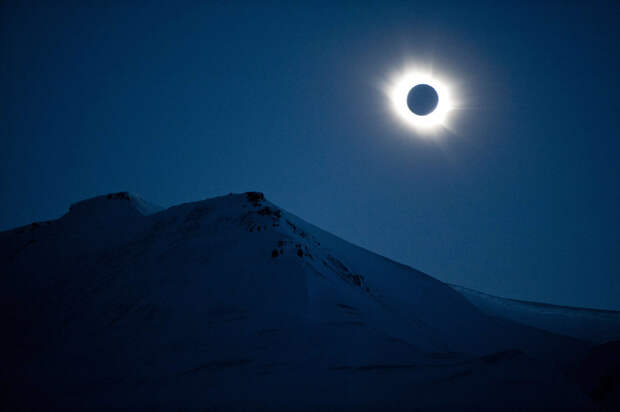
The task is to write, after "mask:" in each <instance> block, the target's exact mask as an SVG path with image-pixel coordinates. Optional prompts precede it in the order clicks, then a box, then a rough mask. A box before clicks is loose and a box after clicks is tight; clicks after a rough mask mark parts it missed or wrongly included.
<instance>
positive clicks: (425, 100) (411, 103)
mask: <svg viewBox="0 0 620 412" xmlns="http://www.w3.org/2000/svg"><path fill="white" fill-rule="evenodd" d="M437 103H439V95H438V94H437V91H436V90H435V89H433V87H432V86H429V85H428V84H418V85H416V86H414V87H412V88H411V90H409V94H407V107H409V110H411V111H412V112H413V113H415V114H417V115H418V116H426V115H428V114H430V113H432V112H433V110H435V108H437Z"/></svg>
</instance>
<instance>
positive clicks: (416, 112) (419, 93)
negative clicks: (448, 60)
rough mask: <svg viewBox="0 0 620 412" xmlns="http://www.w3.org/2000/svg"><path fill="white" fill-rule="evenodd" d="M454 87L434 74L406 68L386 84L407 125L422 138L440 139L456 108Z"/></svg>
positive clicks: (398, 116)
mask: <svg viewBox="0 0 620 412" xmlns="http://www.w3.org/2000/svg"><path fill="white" fill-rule="evenodd" d="M451 84H452V83H451V82H448V81H447V80H446V79H445V78H444V77H441V76H439V75H438V74H437V73H434V72H433V71H430V70H418V69H415V68H405V69H404V70H401V71H400V72H397V73H394V75H393V76H392V78H391V79H389V80H388V81H387V82H386V83H384V91H385V94H386V95H387V97H388V99H389V102H390V106H391V108H392V110H393V113H394V114H395V115H396V117H397V118H399V119H400V120H401V121H402V124H403V125H405V126H407V127H409V128H411V129H413V130H414V131H415V132H416V135H418V136H421V135H430V136H438V135H439V134H441V131H442V130H445V129H447V128H448V124H447V122H448V115H449V113H450V112H451V111H452V110H453V109H454V108H455V96H454V94H453V93H452V92H451V87H450V85H451Z"/></svg>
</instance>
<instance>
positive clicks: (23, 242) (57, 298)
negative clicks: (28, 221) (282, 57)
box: [0, 192, 590, 410]
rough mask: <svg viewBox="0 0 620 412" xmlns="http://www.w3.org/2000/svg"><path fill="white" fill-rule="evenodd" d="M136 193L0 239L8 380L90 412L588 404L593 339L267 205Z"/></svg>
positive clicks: (38, 402)
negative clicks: (524, 321)
mask: <svg viewBox="0 0 620 412" xmlns="http://www.w3.org/2000/svg"><path fill="white" fill-rule="evenodd" d="M158 210H159V209H158V208H156V207H153V206H152V205H149V204H148V203H147V202H144V201H142V200H140V199H139V198H137V197H136V196H134V195H129V194H126V193H120V194H112V195H107V196H101V197H97V198H94V199H90V200H87V201H84V202H80V203H77V204H75V205H73V206H72V207H71V209H70V211H69V212H68V213H67V214H66V215H65V216H63V217H61V218H60V219H58V220H56V221H52V222H46V223H41V224H33V225H30V226H26V227H22V228H18V229H14V230H11V231H7V232H2V233H0V253H1V256H0V259H1V260H0V261H1V262H2V263H1V264H2V273H3V278H2V281H3V285H4V287H3V288H2V289H1V290H0V298H1V301H2V302H3V311H2V313H3V316H4V317H5V318H4V319H3V325H6V326H5V329H6V330H7V332H8V333H7V334H6V336H7V338H6V339H5V340H4V341H3V342H2V345H3V347H2V353H5V354H8V355H9V356H7V359H6V360H5V362H4V363H5V365H6V367H5V368H4V371H3V372H2V376H1V377H2V380H3V384H4V385H6V386H7V387H8V388H9V389H10V390H9V393H11V398H10V400H11V402H13V403H15V404H16V405H18V406H34V407H40V408H43V409H45V408H46V406H49V405H50V404H51V403H53V405H56V406H62V407H72V408H78V409H80V408H87V409H93V408H95V407H100V408H102V409H107V408H119V407H122V408H130V409H151V408H153V407H159V408H162V409H178V408H186V407H187V408H193V407H196V408H199V407H200V408H203V407H210V406H220V407H223V408H225V409H230V408H233V409H251V410H253V409H255V408H257V407H259V406H261V407H267V408H276V407H285V408H292V407H294V408H323V407H326V406H329V407H337V408H345V409H359V408H361V407H369V408H370V407H374V408H378V409H400V408H402V409H411V408H414V407H418V408H428V407H432V408H458V409H463V408H472V409H479V408H481V407H484V408H499V407H500V406H502V405H505V404H506V402H509V403H510V404H511V405H514V406H515V407H527V408H531V407H540V408H544V407H549V406H554V407H562V406H564V407H568V406H570V407H586V406H588V405H590V400H589V398H588V397H587V396H586V395H585V394H583V393H581V392H580V391H579V390H578V388H577V384H576V383H573V382H571V381H570V379H568V378H567V377H566V376H565V375H564V374H563V373H562V372H561V368H562V367H563V366H564V365H566V364H567V363H568V362H571V361H573V360H575V359H578V358H580V357H582V356H583V355H584V354H585V352H586V351H587V350H588V345H587V344H585V343H583V342H581V341H579V340H576V339H572V338H568V337H562V336H558V335H554V334H552V333H548V332H544V331H541V330H538V329H535V328H530V327H527V326H524V325H519V324H517V323H513V322H511V321H506V320H502V319H498V318H496V317H493V316H488V315H486V314H484V313H483V312H481V311H480V310H478V309H477V308H476V306H474V305H472V304H471V303H470V302H469V301H468V300H467V299H465V298H464V297H463V296H462V295H461V294H460V293H458V292H456V291H455V290H453V289H452V288H450V287H449V286H447V285H445V284H443V283H441V282H439V281H438V280H436V279H434V278H432V277H430V276H427V275H425V274H423V273H421V272H419V271H416V270H414V269H411V268H409V267H407V266H404V265H401V264H398V263H396V262H393V261H390V260H388V259H386V258H384V257H381V256H379V255H376V254H374V253H372V252H369V251H367V250H364V249H362V248H359V247H357V246H354V245H352V244H350V243H347V242H345V241H343V240H341V239H339V238H337V237H335V236H333V235H330V234H328V233H326V232H324V231H322V230H320V229H318V228H316V227H314V226H312V225H310V224H308V223H306V222H304V221H302V220H301V219H299V218H297V217H296V216H294V215H292V214H290V213H288V212H286V211H284V210H282V209H280V208H279V207H277V206H276V205H273V204H272V203H270V202H268V201H267V200H265V199H264V197H263V196H262V194H260V193H254V192H251V193H246V194H239V195H232V194H231V195H228V196H222V197H219V198H214V199H208V200H204V201H200V202H194V203H187V204H182V205H179V206H175V207H171V208H169V209H167V210H163V211H158Z"/></svg>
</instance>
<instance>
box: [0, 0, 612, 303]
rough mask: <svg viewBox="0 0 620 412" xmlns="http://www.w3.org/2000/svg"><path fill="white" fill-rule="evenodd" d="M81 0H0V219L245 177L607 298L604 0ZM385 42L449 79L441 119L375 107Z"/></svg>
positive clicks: (373, 244)
mask: <svg viewBox="0 0 620 412" xmlns="http://www.w3.org/2000/svg"><path fill="white" fill-rule="evenodd" d="M81 3H82V2H76V3H69V2H61V4H63V6H55V7H50V6H46V5H45V3H41V4H39V3H31V2H12V1H4V2H2V5H0V42H1V43H0V116H1V118H0V119H1V123H0V126H1V129H0V142H1V149H2V150H0V195H1V199H0V200H1V202H0V229H8V228H11V227H14V226H18V225H22V224H26V223H29V222H31V221H35V220H47V219H52V218H56V217H59V216H60V215H61V214H63V213H64V212H65V211H66V210H67V209H68V206H69V204H70V203H72V202H75V201H78V200H81V199H84V198H86V197H91V196H95V195H98V194H103V193H107V192H112V191H120V190H129V191H133V192H136V193H139V194H141V195H142V196H143V197H144V198H146V199H148V200H151V201H153V202H155V203H159V204H161V205H163V206H170V205H173V204H177V203H180V202H185V201H192V200H199V199H203V198H206V197H212V196H216V195H221V194H225V193H228V192H242V191H246V190H260V191H263V192H265V194H266V196H267V197H268V198H269V199H270V200H272V201H273V202H275V203H277V204H279V205H280V206H282V207H284V208H286V209H288V210H290V211H292V212H293V213H296V214H297V215H299V216H300V217H302V218H304V219H306V220H308V221H310V222H312V223H314V224H316V225H318V226H320V227H322V228H324V229H326V230H328V231H331V232H333V233H335V234H337V235H339V236H341V237H343V238H345V239H347V240H349V241H352V242H354V243H357V244H359V245H361V246H364V247H366V248H369V249H371V250H373V251H376V252H378V253H380V254H383V255H385V256H388V257H390V258H393V259H395V260H398V261H400V262H403V263H406V264H408V265H411V266H413V267H416V268H418V269H421V270H423V271H425V272H427V273H429V274H431V275H433V276H435V277H437V278H439V279H440V280H443V281H446V282H452V283H458V284H461V285H464V286H467V287H472V288H475V289H479V290H482V291H485V292H488V293H493V294H498V295H502V296H507V297H514V298H520V299H531V300H539V301H544V302H550V303H557V304H566V305H583V306H592V307H599V308H614V309H620V197H619V194H620V189H619V187H620V185H619V184H618V180H619V179H620V173H619V172H620V170H619V166H618V158H619V155H620V143H619V138H620V132H619V131H618V130H619V129H618V118H619V113H620V104H619V103H618V102H619V97H618V92H619V91H620V87H619V86H620V82H619V80H618V74H619V73H620V5H619V4H618V3H617V2H616V3H613V2H612V3H587V2H582V3H581V4H569V5H566V4H560V3H557V4H547V5H544V6H541V5H538V4H537V2H532V3H531V4H526V3H514V4H512V5H509V4H508V3H503V2H502V4H501V7H496V6H495V5H493V3H480V4H479V5H477V6H472V5H471V4H465V3H466V2H455V4H452V3H450V2H448V3H437V2H420V3H419V4H415V3H413V2H394V3H391V2H373V3H368V5H362V3H361V2H348V3H340V4H339V5H333V4H332V3H333V2H326V3H314V4H313V5H312V6H310V5H292V4H291V3H292V2H281V3H275V2H274V3H269V2H260V3H259V2H256V3H251V2H250V3H240V2H222V3H221V4H217V3H214V2H187V3H182V4H180V3H176V4H175V6H164V5H162V4H163V3H157V2H146V1H144V2H143V1H136V2H118V3H116V2H110V3H112V4H113V5H107V6H101V7H84V6H81V5H80V4H81ZM102 3H103V2H102ZM126 3H133V5H131V6H130V5H127V4H126ZM461 3H462V4H463V5H461ZM18 4H21V5H18ZM91 4H92V2H91ZM259 4H260V5H259ZM405 60H415V61H418V62H420V63H422V64H429V63H432V64H433V65H434V67H435V69H436V70H438V71H441V72H442V73H444V74H445V75H447V77H449V78H450V80H452V81H454V82H456V83H458V85H459V90H460V93H459V97H460V98H461V99H462V100H463V102H464V104H465V107H464V108H463V110H460V111H459V112H458V113H456V115H455V116H453V117H452V118H451V119H452V120H453V126H454V133H448V134H446V135H444V136H443V137H442V138H441V139H439V140H429V139H419V138H416V136H415V133H414V132H412V131H409V130H406V129H403V128H402V127H401V125H400V124H399V123H398V121H397V120H396V119H395V118H394V117H393V116H392V115H391V113H390V111H389V108H388V107H387V103H386V99H385V96H384V94H383V92H382V91H381V89H380V87H379V86H378V85H379V84H380V83H381V81H383V80H384V79H385V78H386V77H387V76H389V75H390V74H391V73H392V72H393V71H394V70H398V69H400V68H402V65H403V62H404V61H405Z"/></svg>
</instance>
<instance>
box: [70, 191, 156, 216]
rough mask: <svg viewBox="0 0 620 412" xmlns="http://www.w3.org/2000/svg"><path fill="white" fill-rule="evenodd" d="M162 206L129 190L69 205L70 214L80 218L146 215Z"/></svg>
mask: <svg viewBox="0 0 620 412" xmlns="http://www.w3.org/2000/svg"><path fill="white" fill-rule="evenodd" d="M162 210H163V208H162V207H160V206H158V205H155V204H153V203H150V202H147V201H146V200H144V199H142V198H141V197H140V196H138V195H136V194H134V193H131V192H116V193H109V194H107V195H101V196H96V197H92V198H90V199H86V200H82V201H80V202H77V203H73V204H72V205H71V206H70V207H69V215H70V216H74V215H75V216H80V217H82V218H84V217H87V216H91V217H96V216H101V215H105V216H110V215H114V216H117V217H120V216H123V215H124V216H147V215H151V214H154V213H157V212H160V211H162Z"/></svg>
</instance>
